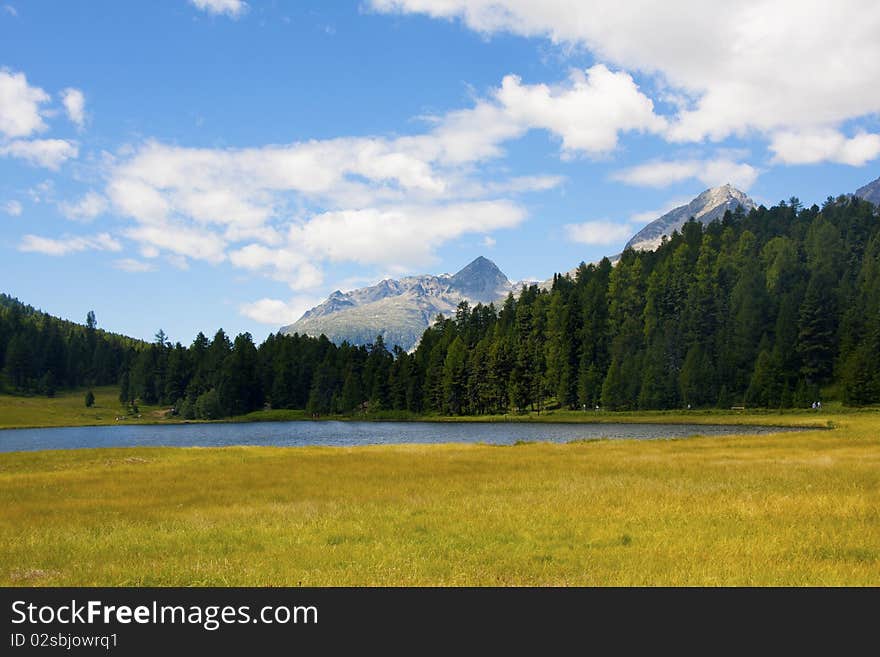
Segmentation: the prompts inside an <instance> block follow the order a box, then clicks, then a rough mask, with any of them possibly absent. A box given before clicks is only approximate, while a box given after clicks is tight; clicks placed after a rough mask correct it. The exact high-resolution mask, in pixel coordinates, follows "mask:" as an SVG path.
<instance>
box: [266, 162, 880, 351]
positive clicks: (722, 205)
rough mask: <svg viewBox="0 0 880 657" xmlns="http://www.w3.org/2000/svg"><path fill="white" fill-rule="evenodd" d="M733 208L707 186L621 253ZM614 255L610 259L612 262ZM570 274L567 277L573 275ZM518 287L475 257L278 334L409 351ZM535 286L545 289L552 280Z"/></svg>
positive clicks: (735, 197)
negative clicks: (463, 306)
mask: <svg viewBox="0 0 880 657" xmlns="http://www.w3.org/2000/svg"><path fill="white" fill-rule="evenodd" d="M855 195H856V196H858V197H860V198H863V199H865V200H868V201H871V202H873V203H875V204H877V205H880V178H878V179H877V180H875V181H873V182H871V183H868V184H867V185H865V186H864V187H861V188H859V189H858V190H856V192H855ZM737 207H742V208H743V209H744V210H745V211H746V212H748V211H749V210H751V209H752V208H754V207H755V202H754V201H753V200H752V199H751V198H749V197H748V196H747V195H746V194H745V193H744V192H742V191H740V190H738V189H736V188H735V187H733V186H732V185H729V184H728V185H721V186H720V187H712V188H710V189H707V190H706V191H704V192H702V193H701V194H700V195H698V196H697V197H696V198H694V199H693V200H692V201H690V202H689V203H687V204H685V205H682V206H679V207H677V208H674V209H673V210H670V211H669V212H667V213H666V214H664V215H663V216H661V217H658V218H657V219H655V220H654V221H652V222H651V223H649V224H648V225H647V226H645V227H644V228H642V229H641V230H640V231H639V232H637V233H636V234H635V235H634V236H633V237H632V238H631V239H630V240H629V241H628V242H627V243H626V245H625V247H624V249H627V248H632V249H636V250H638V251H651V250H654V249H656V248H657V247H658V246H660V244H661V243H662V241H663V236H664V235H665V236H667V237H669V236H671V235H672V233H673V232H674V231H676V230H678V231H680V230H681V228H682V226H684V224H685V223H687V222H688V221H689V220H690V219H691V218H693V219H695V220H696V221H699V222H701V223H704V224H708V223H711V222H712V221H714V220H716V219H720V218H721V217H723V216H724V213H725V212H726V211H728V210H730V211H731V212H733V211H734V210H735V209H736V208H737ZM618 257H619V255H615V256H611V260H612V262H614V261H616V260H617V259H618ZM575 271H576V269H572V270H571V271H569V272H567V273H568V274H571V275H573V274H574V272H575ZM528 282H529V283H531V282H532V281H528ZM522 284H523V283H522V282H518V283H512V282H511V281H510V280H509V279H508V278H507V276H505V275H504V273H503V272H502V271H501V270H500V269H499V268H498V267H497V266H496V265H495V263H494V262H492V261H491V260H489V259H487V258H484V257H482V256H480V257H479V258H477V259H476V260H474V261H473V262H471V263H470V264H469V265H467V266H466V267H465V268H464V269H462V270H461V271H459V272H457V273H455V274H440V275H432V274H424V275H421V276H408V277H406V278H401V279H399V280H394V279H386V280H383V281H381V282H379V283H377V284H376V285H372V286H370V287H364V288H360V289H357V290H351V291H350V292H342V291H340V290H337V291H335V292H334V293H333V294H331V295H330V296H329V297H328V298H327V300H326V301H324V302H323V303H322V304H320V305H318V306H315V307H314V308H312V309H311V310H309V311H308V312H306V313H305V314H304V315H303V316H302V317H301V318H300V319H299V320H297V321H296V322H294V323H293V324H290V325H288V326H285V327H283V328H282V329H281V331H282V332H283V333H291V334H292V333H300V334H306V335H313V336H318V335H321V334H322V333H323V334H324V335H326V336H327V337H328V338H329V339H330V340H332V341H333V342H336V343H340V342H342V341H343V340H347V341H348V342H350V343H351V344H367V343H371V342H374V341H375V339H376V336H377V335H381V336H382V338H383V340H384V341H385V344H386V345H387V346H388V347H389V348H391V347H392V346H394V345H399V346H400V347H402V348H403V349H405V350H407V351H408V350H410V349H412V348H413V347H415V346H416V345H417V344H418V341H419V339H420V338H421V336H422V333H424V331H425V329H426V328H427V327H428V326H430V325H431V323H433V321H434V319H435V318H436V316H437V315H438V314H441V313H442V314H443V315H446V316H450V315H452V314H453V313H455V309H456V307H457V306H458V304H459V303H460V302H462V301H467V302H469V303H471V304H476V303H489V302H493V301H494V302H498V301H501V300H502V299H503V298H504V297H506V296H507V294H508V293H510V292H516V291H517V290H519V288H520V287H521V286H522ZM540 285H541V287H545V288H549V287H550V286H551V285H552V279H548V280H547V281H544V282H543V283H540Z"/></svg>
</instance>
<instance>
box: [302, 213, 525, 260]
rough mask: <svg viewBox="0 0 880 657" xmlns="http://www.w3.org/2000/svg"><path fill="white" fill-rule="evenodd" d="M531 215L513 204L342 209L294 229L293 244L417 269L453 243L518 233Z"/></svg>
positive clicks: (327, 253)
mask: <svg viewBox="0 0 880 657" xmlns="http://www.w3.org/2000/svg"><path fill="white" fill-rule="evenodd" d="M525 216H526V213H525V210H524V209H523V208H522V207H520V206H518V205H517V204H515V203H512V202H510V201H478V202H470V203H456V204H450V205H445V206H428V207H394V208H388V209H382V208H368V209H363V210H339V211H333V212H325V213H322V214H319V215H316V216H315V217H313V218H311V219H310V220H309V221H308V222H306V223H304V224H302V225H294V226H292V227H291V229H290V239H291V242H292V243H294V244H297V245H302V246H303V247H305V249H306V250H307V251H308V252H310V253H315V254H319V255H320V256H321V257H323V258H325V259H327V260H330V261H348V262H357V263H360V264H363V265H386V266H390V265H399V266H402V267H413V266H416V265H419V264H424V263H427V262H430V261H431V260H432V252H433V249H434V248H436V247H437V246H439V245H441V244H443V243H445V242H448V241H449V240H451V239H454V238H456V237H459V236H461V235H464V234H467V233H474V232H476V233H485V232H488V231H492V230H496V229H499V228H513V227H514V226H517V225H519V224H520V223H521V222H522V221H523V220H524V219H525ZM341 235H344V236H345V239H340V236H341Z"/></svg>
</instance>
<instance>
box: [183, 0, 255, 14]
mask: <svg viewBox="0 0 880 657" xmlns="http://www.w3.org/2000/svg"><path fill="white" fill-rule="evenodd" d="M190 2H191V3H192V5H193V6H194V7H195V8H196V9H201V10H202V11H206V12H208V13H209V14H214V15H223V14H225V15H227V16H230V17H231V18H238V17H239V16H241V15H242V14H244V13H245V12H246V11H247V8H248V5H247V3H246V2H243V0H190Z"/></svg>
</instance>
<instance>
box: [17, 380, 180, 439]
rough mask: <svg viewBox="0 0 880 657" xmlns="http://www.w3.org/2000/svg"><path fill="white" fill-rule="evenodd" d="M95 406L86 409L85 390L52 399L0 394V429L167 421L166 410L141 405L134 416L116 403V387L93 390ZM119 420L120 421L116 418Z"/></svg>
mask: <svg viewBox="0 0 880 657" xmlns="http://www.w3.org/2000/svg"><path fill="white" fill-rule="evenodd" d="M92 391H93V392H94V394H95V404H94V405H93V406H92V407H90V408H86V405H85V394H86V389H85V388H83V389H82V390H76V391H63V392H59V393H57V394H56V395H55V396H54V397H45V396H39V395H34V396H25V395H8V394H0V429H19V428H25V427H73V426H92V425H95V426H97V425H104V424H119V423H120V422H127V423H129V424H155V423H164V422H167V421H169V417H168V414H167V411H168V409H167V408H160V407H158V406H148V405H140V406H139V407H138V414H139V415H140V417H138V416H137V415H130V414H128V411H127V409H125V408H124V407H123V406H122V404H120V403H119V388H118V387H117V386H102V387H97V388H93V389H92ZM117 418H120V419H117Z"/></svg>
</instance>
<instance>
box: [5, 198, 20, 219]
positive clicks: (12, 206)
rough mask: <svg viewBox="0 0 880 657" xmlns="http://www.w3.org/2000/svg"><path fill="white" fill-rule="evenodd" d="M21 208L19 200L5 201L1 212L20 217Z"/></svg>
mask: <svg viewBox="0 0 880 657" xmlns="http://www.w3.org/2000/svg"><path fill="white" fill-rule="evenodd" d="M22 210H23V208H22V207H21V203H20V202H19V201H6V203H4V204H3V212H5V213H6V214H8V215H9V216H10V217H20V216H21V213H22Z"/></svg>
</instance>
